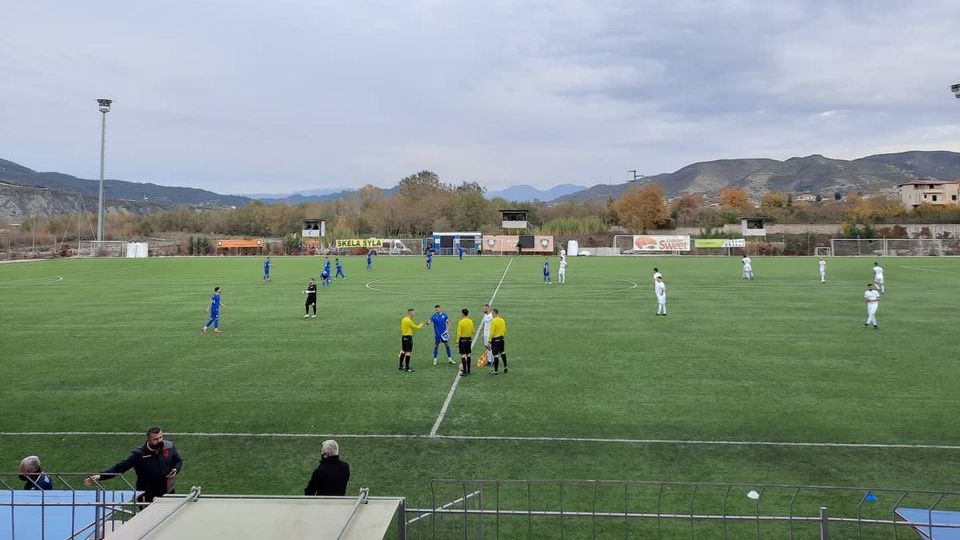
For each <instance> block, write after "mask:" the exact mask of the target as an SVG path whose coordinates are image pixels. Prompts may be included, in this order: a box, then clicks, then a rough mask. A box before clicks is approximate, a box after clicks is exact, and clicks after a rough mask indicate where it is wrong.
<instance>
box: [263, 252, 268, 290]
mask: <svg viewBox="0 0 960 540" xmlns="http://www.w3.org/2000/svg"><path fill="white" fill-rule="evenodd" d="M269 281H270V257H269V256H267V258H266V259H264V260H263V282H264V283H268V282H269Z"/></svg>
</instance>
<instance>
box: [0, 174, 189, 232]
mask: <svg viewBox="0 0 960 540" xmlns="http://www.w3.org/2000/svg"><path fill="white" fill-rule="evenodd" d="M97 198H98V197H97V195H90V194H80V193H75V192H68V191H61V190H58V189H47V188H41V187H38V186H24V185H19V184H9V183H6V182H0V218H3V219H5V220H9V221H10V222H13V223H21V222H23V221H24V220H28V219H30V218H31V217H33V216H34V215H37V216H56V215H65V214H75V213H76V212H77V211H78V210H85V211H87V212H96V210H97ZM104 207H105V208H104V209H105V210H106V211H107V212H125V213H132V214H149V213H152V212H156V211H158V210H169V209H172V208H175V206H174V205H171V204H164V203H157V202H154V201H144V200H139V201H136V200H130V201H121V200H116V199H105V200H104Z"/></svg>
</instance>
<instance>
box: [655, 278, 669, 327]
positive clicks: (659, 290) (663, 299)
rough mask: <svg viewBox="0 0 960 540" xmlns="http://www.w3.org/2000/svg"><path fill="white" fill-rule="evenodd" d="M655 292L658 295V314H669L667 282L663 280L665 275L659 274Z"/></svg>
mask: <svg viewBox="0 0 960 540" xmlns="http://www.w3.org/2000/svg"><path fill="white" fill-rule="evenodd" d="M654 292H655V293H656V295H657V315H663V316H664V317H666V316H667V284H666V283H664V282H663V276H657V281H656V285H654Z"/></svg>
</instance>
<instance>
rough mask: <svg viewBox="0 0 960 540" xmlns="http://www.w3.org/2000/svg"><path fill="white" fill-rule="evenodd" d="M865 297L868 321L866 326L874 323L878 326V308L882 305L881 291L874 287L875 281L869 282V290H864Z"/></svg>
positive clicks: (875, 327)
mask: <svg viewBox="0 0 960 540" xmlns="http://www.w3.org/2000/svg"><path fill="white" fill-rule="evenodd" d="M863 299H864V300H865V301H866V302H867V322H865V323H863V325H864V326H870V325H871V324H872V325H873V329H874V330H878V328H877V308H878V307H879V306H880V292H879V291H877V290H876V289H874V288H873V283H867V290H866V291H864V292H863Z"/></svg>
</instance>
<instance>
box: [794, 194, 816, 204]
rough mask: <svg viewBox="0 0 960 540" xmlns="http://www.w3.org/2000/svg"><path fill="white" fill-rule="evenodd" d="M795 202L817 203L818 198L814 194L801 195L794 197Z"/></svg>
mask: <svg viewBox="0 0 960 540" xmlns="http://www.w3.org/2000/svg"><path fill="white" fill-rule="evenodd" d="M793 200H795V201H799V202H817V196H816V195H814V194H813V193H801V194H800V195H797V196H796V197H794V198H793Z"/></svg>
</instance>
